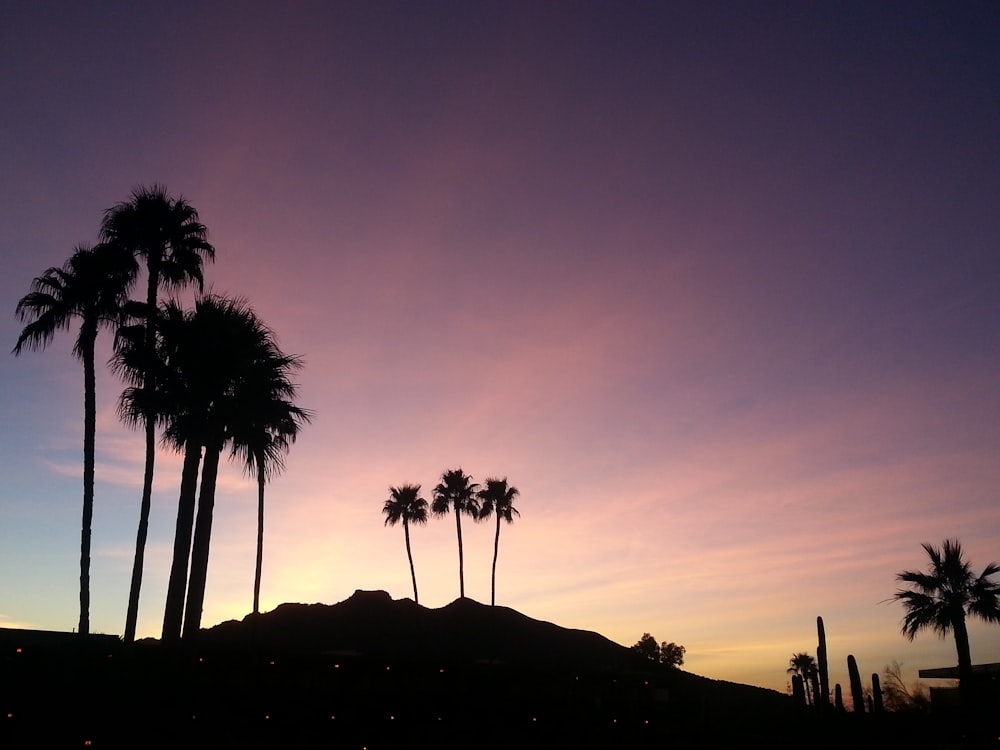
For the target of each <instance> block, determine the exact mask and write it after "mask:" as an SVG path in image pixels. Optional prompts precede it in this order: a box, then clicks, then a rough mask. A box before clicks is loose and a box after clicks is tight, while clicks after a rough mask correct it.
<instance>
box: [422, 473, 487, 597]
mask: <svg viewBox="0 0 1000 750" xmlns="http://www.w3.org/2000/svg"><path fill="white" fill-rule="evenodd" d="M478 489H479V485H478V484H474V483H473V481H472V477H471V476H469V475H468V474H466V473H464V472H463V471H462V470H461V469H449V470H448V471H446V472H444V474H442V475H441V482H440V483H439V484H438V485H437V486H436V487H435V488H434V500H433V502H432V504H431V511H432V512H433V513H434V515H436V516H443V515H446V514H447V513H448V512H449V511H452V510H454V511H455V530H456V532H457V534H458V592H459V596H460V597H461V598H462V599H464V598H465V562H464V559H463V555H462V516H463V515H468V516H471V517H472V518H473V519H476V518H477V517H478V516H479V503H478V499H477V497H476V491H477V490H478Z"/></svg>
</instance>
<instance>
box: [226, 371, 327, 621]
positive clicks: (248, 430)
mask: <svg viewBox="0 0 1000 750" xmlns="http://www.w3.org/2000/svg"><path fill="white" fill-rule="evenodd" d="M276 354H277V353H276ZM265 365H266V366H263V367H256V368H254V369H253V374H254V375H255V377H253V378H250V379H248V380H247V381H245V382H244V383H243V384H242V386H241V398H245V399H246V400H247V403H248V404H250V405H252V408H248V409H246V410H245V411H242V412H239V413H238V414H237V415H236V417H237V419H236V420H235V421H234V423H233V424H231V425H230V433H231V435H232V453H233V455H234V456H236V457H239V458H241V459H242V461H243V465H244V468H245V469H246V471H247V473H248V474H250V475H251V476H256V478H257V558H256V568H255V571H254V585H253V613H254V614H258V613H259V612H260V581H261V573H262V570H263V563H264V485H265V484H266V483H267V481H268V479H270V478H272V477H273V476H275V475H276V474H278V473H279V472H281V471H282V470H283V469H284V468H285V458H284V457H285V455H286V454H287V453H288V451H289V449H290V448H291V444H292V443H294V442H295V439H296V438H297V437H298V434H299V431H300V430H301V429H302V427H303V426H304V425H305V424H307V423H308V422H310V421H311V420H312V412H310V411H309V410H307V409H302V408H300V407H298V406H296V405H295V404H294V403H293V402H292V399H294V398H295V396H296V393H297V390H298V387H297V386H296V385H295V384H294V383H292V382H290V381H289V380H288V376H289V375H290V374H291V372H292V371H293V370H298V369H299V368H301V366H302V360H301V358H299V357H292V356H285V355H280V356H275V357H273V358H272V359H270V360H269V361H268V362H266V363H265Z"/></svg>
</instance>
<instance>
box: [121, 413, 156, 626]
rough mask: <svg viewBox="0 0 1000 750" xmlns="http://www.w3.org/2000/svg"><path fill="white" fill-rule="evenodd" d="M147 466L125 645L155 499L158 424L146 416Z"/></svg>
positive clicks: (136, 603)
mask: <svg viewBox="0 0 1000 750" xmlns="http://www.w3.org/2000/svg"><path fill="white" fill-rule="evenodd" d="M145 427H146V464H145V468H144V469H143V474H142V502H141V503H140V505H139V528H138V530H137V531H136V534H135V558H134V560H133V562H132V584H131V586H130V587H129V592H128V612H127V613H126V615H125V635H124V636H123V640H124V641H125V643H132V641H134V640H135V629H136V625H137V623H138V620H139V590H140V589H141V588H142V567H143V563H144V561H145V558H146V536H147V534H148V532H149V511H150V506H151V505H152V498H153V460H154V458H155V456H156V423H155V421H154V420H153V418H152V417H151V416H150V415H146V425H145Z"/></svg>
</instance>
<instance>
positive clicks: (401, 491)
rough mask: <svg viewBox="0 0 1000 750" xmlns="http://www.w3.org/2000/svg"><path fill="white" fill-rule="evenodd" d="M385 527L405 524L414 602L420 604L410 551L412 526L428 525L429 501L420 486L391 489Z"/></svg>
mask: <svg viewBox="0 0 1000 750" xmlns="http://www.w3.org/2000/svg"><path fill="white" fill-rule="evenodd" d="M382 512H383V513H385V525H386V526H395V525H396V523H398V522H399V521H402V522H403V536H404V537H405V538H406V557H407V559H409V561H410V577H411V578H412V579H413V601H414V602H415V603H416V604H420V598H419V597H418V596H417V573H416V571H415V570H414V568H413V552H412V551H411V550H410V524H411V523H427V501H426V500H425V499H424V498H422V497H420V485H419V484H404V485H402V486H400V487H390V488H389V499H388V500H386V501H385V506H383V508H382Z"/></svg>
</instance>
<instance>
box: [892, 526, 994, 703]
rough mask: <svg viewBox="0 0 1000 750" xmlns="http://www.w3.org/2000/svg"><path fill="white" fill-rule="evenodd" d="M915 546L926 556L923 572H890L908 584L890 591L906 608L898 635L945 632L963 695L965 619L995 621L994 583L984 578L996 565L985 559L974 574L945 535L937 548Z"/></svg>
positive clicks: (967, 663) (968, 657)
mask: <svg viewBox="0 0 1000 750" xmlns="http://www.w3.org/2000/svg"><path fill="white" fill-rule="evenodd" d="M921 546H922V547H923V548H924V551H925V552H926V553H927V556H928V557H929V558H930V565H928V566H927V572H926V573H921V572H918V571H912V570H904V571H903V572H902V573H897V574H896V580H897V581H899V582H901V583H906V584H910V586H912V588H910V589H899V590H897V591H896V593H895V595H894V596H893V598H894V599H896V600H897V601H900V602H902V603H903V607H904V608H905V610H906V615H905V616H904V617H903V626H902V631H903V635H905V636H906V638H907V639H908V640H911V641H912V640H913V639H914V637H915V636H916V635H917V633H919V632H920V631H921V630H924V629H925V628H930V629H931V630H933V631H934V632H935V633H937V634H938V635H939V636H940V637H941V638H944V637H945V636H947V635H948V633H949V632H951V633H952V634H953V635H954V637H955V649H956V651H957V652H958V677H959V687H960V688H963V689H964V692H966V694H967V690H968V685H969V684H970V680H969V678H970V677H971V675H972V654H971V651H970V649H969V631H968V628H967V627H966V623H965V621H966V618H967V617H970V616H972V617H978V618H980V619H982V620H985V621H986V622H994V623H997V622H1000V584H998V583H996V582H994V581H991V580H990V576H992V575H995V574H997V573H1000V565H998V564H997V563H995V562H991V563H990V564H989V565H987V566H986V567H985V568H984V569H983V572H982V573H980V574H979V576H978V577H977V576H975V575H974V574H973V572H972V566H971V565H970V563H969V561H968V560H966V559H964V556H963V552H962V545H961V544H959V542H958V540H957V539H945V540H944V543H943V544H942V546H941V549H937V548H936V547H934V546H933V545H931V544H926V543H925V544H922V545H921Z"/></svg>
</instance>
